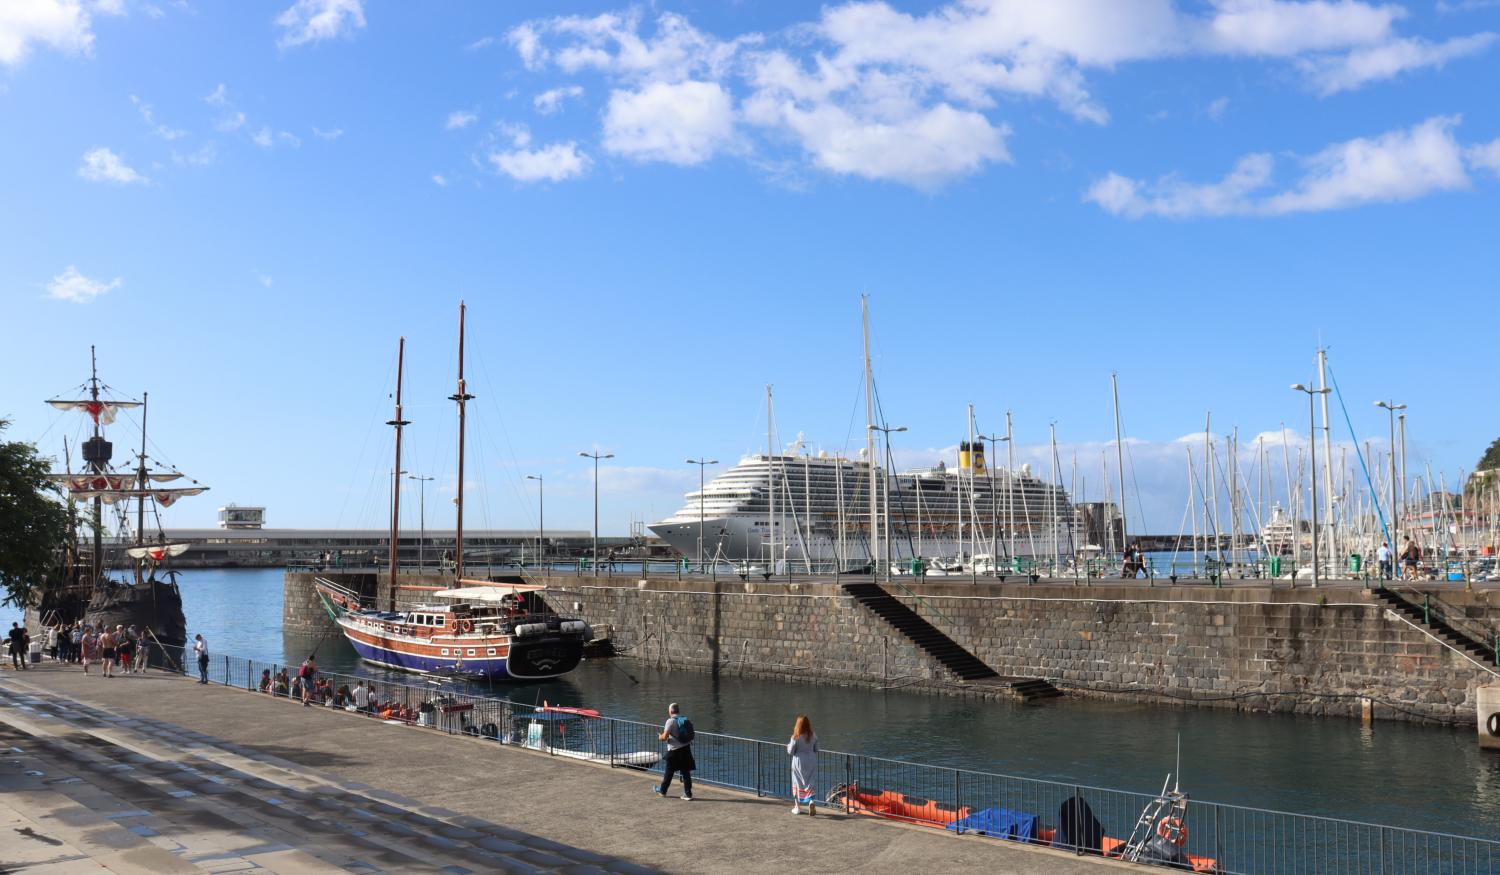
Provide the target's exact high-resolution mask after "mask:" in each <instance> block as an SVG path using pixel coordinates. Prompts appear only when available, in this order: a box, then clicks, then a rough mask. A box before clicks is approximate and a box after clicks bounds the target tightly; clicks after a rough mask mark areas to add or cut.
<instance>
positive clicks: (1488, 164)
mask: <svg viewBox="0 0 1500 875" xmlns="http://www.w3.org/2000/svg"><path fill="white" fill-rule="evenodd" d="M1464 157H1465V158H1467V159H1468V161H1469V166H1471V167H1474V168H1477V169H1481V170H1488V171H1489V172H1491V173H1493V174H1495V175H1496V176H1500V139H1494V140H1491V141H1489V142H1488V143H1482V144H1480V145H1478V146H1472V147H1470V148H1469V149H1468V150H1467V151H1466V152H1465V153H1464Z"/></svg>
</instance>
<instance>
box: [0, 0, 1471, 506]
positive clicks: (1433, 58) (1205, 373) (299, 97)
mask: <svg viewBox="0 0 1500 875" xmlns="http://www.w3.org/2000/svg"><path fill="white" fill-rule="evenodd" d="M1496 32H1500V4H1497V3H1492V2H1485V0H1468V2H1465V0H1446V2H1439V3H1428V2H1409V3H1405V4H1399V3H1393V4H1380V3H1361V2H1352V0H1350V2H1309V3H1298V2H1272V0H1223V2H1203V3H1177V4H1172V3H1168V2H1165V0H1132V2H1120V0H1108V2H1106V0H1073V2H1054V3H1048V4H1035V3H1029V2H995V3H993V4H991V3H979V2H972V3H969V2H958V3H953V4H946V5H941V4H931V3H927V4H890V5H887V4H882V3H864V4H854V3H836V4H830V5H827V6H824V7H821V8H815V7H813V6H811V5H799V4H784V3H757V2H742V3H738V4H732V5H721V4H690V3H681V4H672V3H659V4H642V5H634V6H629V5H619V4H582V3H580V4H567V5H564V4H553V3H545V4H544V3H507V4H493V3H449V4H443V5H442V6H441V7H429V6H425V5H419V4H403V3H376V2H361V0H297V2H296V3H295V4H293V3H292V2H291V0H279V2H275V3H235V4H210V3H200V2H191V0H189V2H170V0H153V2H138V0H110V2H81V0H11V2H9V3H6V4H4V6H3V8H0V207H3V208H0V239H3V240H4V241H5V245H4V246H0V303H3V313H4V317H3V318H0V343H3V345H4V349H5V369H4V374H5V375H4V379H3V381H0V415H4V416H7V417H10V418H12V419H13V420H14V424H13V426H12V427H11V429H10V431H9V436H10V437H13V438H21V439H27V440H36V441H38V442H39V444H40V445H41V446H42V447H43V449H44V450H46V451H47V452H58V451H59V450H60V446H61V438H62V436H63V435H64V434H68V435H73V434H76V433H77V432H78V424H77V422H76V421H75V420H74V419H73V418H71V416H70V415H58V414H56V413H55V412H54V411H52V410H51V409H50V408H47V407H45V406H44V405H42V404H41V403H40V402H41V401H42V399H44V398H48V397H54V396H57V395H59V394H65V393H67V392H68V390H69V389H70V387H73V386H75V385H77V384H78V383H80V382H81V381H82V380H83V379H84V378H85V377H86V376H87V371H88V346H89V344H91V343H93V344H97V345H98V347H99V354H100V361H101V371H102V374H103V376H104V378H105V379H106V380H107V381H108V382H109V383H110V384H112V385H113V386H116V387H118V388H119V390H120V391H121V393H122V394H126V395H130V396H138V395H139V393H140V392H142V391H149V392H150V393H151V396H152V399H153V402H154V403H153V408H152V411H151V417H150V419H151V423H152V434H153V440H154V442H155V443H156V444H157V445H158V446H159V448H160V449H159V455H160V457H162V458H165V459H168V460H170V461H172V462H174V463H176V464H177V465H179V466H180V467H181V468H182V469H183V470H185V471H187V472H188V473H190V474H191V475H193V476H194V477H196V478H198V479H200V480H202V481H204V482H206V483H208V484H210V485H211V486H212V487H213V491H212V492H210V493H209V494H208V495H207V496H205V497H203V498H197V499H193V500H190V501H184V502H182V503H180V504H178V505H176V506H175V507H173V508H172V509H170V510H169V511H167V512H166V515H165V518H166V520H167V522H168V524H170V525H206V524H210V523H211V521H212V519H213V517H214V511H215V509H216V508H217V507H218V505H219V504H222V503H225V502H229V501H234V502H238V503H241V504H264V505H266V506H268V507H269V508H270V512H269V515H270V520H271V522H272V523H273V524H276V525H283V526H333V525H338V526H353V525H371V526H378V525H381V524H382V523H383V520H384V518H385V514H386V509H385V508H386V500H387V498H386V490H385V486H384V484H385V479H384V477H385V474H384V473H383V472H385V471H387V470H388V469H389V465H390V461H389V446H390V435H389V429H386V428H384V427H383V426H381V425H380V424H379V423H383V422H384V421H385V420H386V419H389V418H390V413H391V411H390V400H389V398H388V397H387V396H388V395H389V393H390V391H391V384H392V382H393V379H394V357H395V349H396V339H397V337H398V336H400V335H405V336H406V338H407V379H406V392H407V414H408V418H409V419H411V420H412V421H413V425H412V427H411V428H409V429H408V430H407V433H406V434H407V447H408V454H407V459H406V464H405V467H406V468H407V469H408V470H411V471H413V472H417V473H423V474H429V475H431V476H434V477H436V478H437V479H436V480H435V481H434V482H433V483H432V484H431V487H432V488H431V489H430V490H429V491H428V495H427V502H428V511H429V513H428V518H429V523H431V524H446V523H448V522H449V521H450V520H451V511H450V509H449V507H450V506H449V504H448V502H447V499H448V498H449V497H451V494H452V489H453V485H454V480H453V473H452V472H453V463H454V452H453V448H452V444H453V436H454V424H453V421H452V420H453V415H452V405H451V404H450V403H449V402H447V401H446V400H445V398H446V396H447V395H449V394H451V393H452V392H453V380H454V375H453V368H454V364H455V356H456V349H455V332H456V316H457V305H458V301H459V300H460V299H464V300H467V302H468V304H469V315H470V338H469V339H470V352H471V355H470V372H469V377H470V381H471V390H472V391H473V392H474V393H475V394H477V395H478V396H480V399H479V401H478V402H476V404H475V405H474V407H472V408H471V411H472V412H473V416H472V417H471V426H472V429H473V431H472V432H471V434H470V446H471V449H472V450H473V454H472V456H471V459H470V469H469V470H470V476H469V480H470V481H471V484H472V486H471V488H472V490H473V493H472V494H473V495H474V496H475V497H474V499H473V501H474V504H473V505H472V508H473V509H471V512H470V514H469V519H470V521H471V525H473V524H476V522H475V521H476V520H477V524H478V525H493V526H497V527H498V526H522V525H529V524H531V521H532V520H533V519H534V518H535V492H534V490H530V489H528V488H527V487H529V486H534V484H531V483H528V482H527V481H525V480H524V479H522V478H523V476H524V475H525V474H528V473H531V474H541V475H543V476H545V477H546V478H547V484H548V485H547V510H548V514H547V516H548V526H549V528H564V527H569V528H586V527H587V526H588V524H589V513H590V501H591V492H590V487H589V479H588V476H589V471H588V468H587V467H586V464H585V462H584V461H583V460H581V459H579V458H577V453H578V451H580V450H584V449H593V448H600V449H603V450H605V451H607V452H613V453H615V454H616V457H617V458H616V459H615V460H613V461H612V462H611V463H607V464H608V466H609V467H608V468H607V469H606V473H605V475H604V488H603V491H604V500H603V507H602V509H601V517H602V520H603V529H604V531H605V532H607V533H624V532H625V531H626V529H627V527H628V525H629V523H630V521H631V520H643V519H645V520H653V519H656V518H660V517H661V516H664V515H666V514H667V513H670V512H671V511H672V510H675V509H676V507H677V506H678V505H679V504H680V503H681V496H682V493H683V492H684V491H685V490H686V489H687V488H689V487H690V486H695V485H696V472H695V471H693V470H692V469H691V468H690V467H689V466H687V465H684V464H683V460H684V459H685V458H687V457H689V456H698V455H707V456H709V457H712V458H717V459H720V460H724V461H732V460H734V459H736V458H737V457H738V456H739V454H741V453H743V452H748V451H754V450H757V449H760V448H761V447H763V445H764V440H765V421H764V386H765V385H766V384H768V383H769V384H773V385H774V386H775V393H776V402H777V408H776V409H777V420H778V422H777V424H778V429H779V440H780V441H781V442H783V443H784V442H789V441H791V440H793V439H794V438H795V437H796V435H797V434H798V433H799V432H801V433H804V434H805V435H806V438H807V440H808V441H809V443H810V445H811V446H813V447H815V448H822V449H826V450H828V451H830V452H835V451H847V452H852V451H854V450H855V449H856V448H857V447H858V446H859V445H861V444H862V443H863V435H862V433H861V432H862V429H861V428H860V423H861V422H862V421H863V412H862V410H861V409H860V407H859V403H858V402H859V379H860V371H859V368H860V364H859V295H860V294H861V293H864V294H868V295H869V296H870V300H871V311H872V333H873V337H874V347H875V354H876V362H875V364H876V369H877V378H878V381H879V384H880V387H881V394H882V397H883V399H884V403H885V408H886V411H887V415H888V416H889V418H890V420H891V421H892V422H893V423H895V424H900V425H905V426H907V427H908V428H909V429H910V430H909V431H908V432H907V433H906V434H905V435H902V436H901V439H902V443H901V444H900V445H898V451H899V454H900V456H901V458H902V459H903V460H905V461H913V462H915V461H923V460H931V459H935V458H937V457H939V456H940V455H941V454H942V453H943V452H944V451H945V450H951V448H952V446H953V445H954V444H955V443H956V442H957V441H958V440H961V439H963V437H964V430H965V409H966V405H967V404H968V403H970V402H972V403H974V404H975V405H976V416H977V417H978V420H979V427H980V429H981V430H985V431H994V430H998V429H1003V421H1004V411H1005V410H1006V409H1010V410H1013V411H1014V415H1015V424H1016V437H1017V442H1018V445H1019V449H1020V450H1021V455H1022V457H1023V458H1025V459H1028V460H1031V461H1033V462H1036V463H1038V464H1043V460H1045V459H1046V458H1047V450H1046V447H1045V445H1046V443H1047V435H1048V431H1047V428H1048V423H1049V422H1051V421H1054V420H1055V421H1056V423H1057V429H1058V436H1059V441H1060V442H1061V444H1062V450H1061V451H1060V455H1061V457H1062V459H1063V466H1064V468H1065V469H1067V471H1065V473H1064V475H1063V479H1064V481H1065V483H1071V482H1075V478H1076V482H1078V483H1079V485H1080V487H1082V489H1083V491H1085V492H1087V493H1092V495H1091V496H1089V497H1097V492H1098V489H1099V479H1100V477H1099V468H1100V461H1099V456H1100V452H1101V449H1103V448H1106V447H1108V446H1109V441H1110V440H1112V437H1113V422H1112V419H1111V410H1110V394H1109V374H1110V372H1111V371H1116V372H1118V373H1119V376H1120V381H1121V396H1122V402H1123V405H1124V419H1125V427H1126V432H1127V434H1128V435H1129V437H1130V439H1131V440H1132V444H1131V448H1132V449H1131V455H1132V459H1133V461H1134V468H1135V471H1134V474H1133V475H1132V479H1134V480H1135V481H1136V482H1137V483H1139V485H1140V495H1139V496H1138V497H1136V496H1132V498H1131V503H1132V505H1133V506H1135V507H1136V509H1137V511H1138V512H1141V513H1142V515H1143V516H1144V518H1145V523H1146V524H1145V526H1144V528H1149V529H1151V530H1153V531H1176V529H1177V528H1178V525H1179V518H1180V516H1181V509H1182V507H1183V503H1184V501H1185V500H1186V494H1187V493H1186V490H1187V486H1186V482H1185V477H1184V475H1183V473H1182V472H1183V469H1184V466H1185V449H1184V447H1183V445H1182V443H1181V442H1179V440H1178V439H1179V438H1182V437H1183V436H1185V435H1189V434H1192V433H1194V432H1198V431H1201V429H1202V428H1203V420H1204V416H1205V413H1206V412H1207V411H1210V410H1211V411H1212V415H1213V428H1214V432H1215V433H1216V434H1217V435H1219V436H1220V437H1221V438H1222V436H1223V435H1225V434H1227V433H1228V432H1229V431H1230V430H1231V429H1232V428H1234V427H1236V426H1237V427H1238V428H1239V433H1240V436H1241V441H1242V444H1245V445H1248V444H1249V443H1250V442H1251V441H1253V439H1254V435H1256V434H1257V433H1261V432H1273V433H1277V434H1278V435H1279V429H1280V427H1281V425H1282V423H1285V424H1286V425H1287V426H1288V428H1289V429H1291V430H1293V431H1294V432H1305V430H1306V407H1305V402H1304V399H1303V398H1302V397H1301V396H1298V395H1295V394H1294V393H1292V392H1291V391H1289V390H1288V388H1287V386H1288V384H1290V383H1292V382H1297V381H1307V380H1309V379H1311V377H1312V375H1313V361H1314V355H1315V351H1316V349H1317V347H1318V345H1319V343H1322V344H1324V345H1326V346H1327V347H1328V349H1329V350H1330V356H1331V361H1332V362H1333V366H1334V370H1335V374H1336V376H1337V377H1338V379H1339V382H1340V384H1341V387H1342V389H1343V390H1344V393H1345V400H1346V401H1347V403H1348V405H1349V409H1350V415H1351V417H1352V418H1353V422H1354V426H1355V432H1356V437H1357V438H1358V439H1359V440H1360V441H1361V442H1363V441H1364V440H1366V439H1372V440H1374V441H1376V442H1377V443H1376V448H1377V450H1380V449H1382V448H1383V446H1384V438H1383V435H1384V434H1385V432H1386V421H1385V419H1384V413H1383V412H1382V411H1380V410H1377V409H1375V408H1374V407H1373V406H1372V404H1371V402H1372V401H1373V400H1374V399H1376V398H1378V397H1392V398H1395V399H1397V400H1399V401H1404V402H1406V403H1407V404H1409V405H1410V408H1411V409H1410V421H1409V430H1408V435H1409V441H1410V446H1411V450H1412V460H1411V462H1410V470H1411V471H1412V473H1413V475H1414V476H1415V474H1417V473H1419V472H1421V471H1424V470H1425V467H1426V465H1428V464H1430V465H1431V468H1432V471H1433V473H1434V475H1438V474H1439V472H1446V474H1447V476H1448V477H1449V478H1450V479H1451V478H1453V477H1455V476H1456V475H1457V473H1458V472H1459V471H1460V470H1461V469H1466V468H1468V467H1469V466H1471V465H1472V464H1473V463H1474V461H1475V460H1476V459H1477V458H1478V456H1479V454H1480V452H1481V451H1482V450H1483V448H1484V446H1486V445H1487V444H1488V443H1489V442H1490V441H1491V440H1493V439H1494V437H1495V436H1496V432H1497V430H1500V428H1497V421H1496V418H1495V416H1494V415H1493V413H1492V407H1493V405H1492V404H1490V403H1488V401H1487V398H1486V393H1487V391H1488V389H1489V386H1488V383H1489V377H1490V375H1492V374H1493V373H1494V365H1493V352H1492V350H1491V349H1490V348H1489V346H1488V334H1489V333H1490V331H1491V329H1490V328H1488V324H1489V322H1490V321H1491V313H1492V308H1493V301H1494V300H1495V279H1494V277H1495V276H1496V266H1497V265H1496V260H1497V258H1496V253H1497V251H1500V249H1497V246H1496V244H1495V241H1496V239H1497V232H1500V218H1497V217H1500V210H1497V206H1500V178H1497V176H1500V107H1497V104H1496V101H1495V99H1494V95H1495V93H1496V84H1497V82H1500V75H1497V74H1500V45H1497V44H1496V42H1497V40H1496V37H1495V33H1496ZM129 432H130V428H129V427H124V428H117V429H116V431H115V432H114V436H115V439H116V441H117V446H118V447H121V449H117V453H123V446H124V445H127V444H132V443H133V442H134V438H133V437H131V436H130V434H129ZM1334 435H1335V439H1337V440H1341V441H1347V440H1348V439H1349V432H1348V429H1347V428H1345V427H1344V426H1343V425H1342V417H1336V422H1335V430H1334ZM1195 452H1196V448H1195ZM1247 452H1249V451H1248V450H1242V453H1247ZM1075 455H1076V457H1077V459H1078V462H1077V469H1078V470H1077V474H1076V475H1075V474H1074V473H1073V462H1072V459H1073V457H1074V456H1075ZM1199 461H1200V462H1201V458H1200V460H1199ZM1278 470H1279V468H1278ZM1111 476H1113V475H1112V474H1111ZM414 504H415V502H410V501H409V502H408V505H409V506H414ZM409 521H410V523H411V524H413V525H415V522H416V516H415V510H413V515H412V516H411V517H410V519H409ZM1137 528H1139V527H1137Z"/></svg>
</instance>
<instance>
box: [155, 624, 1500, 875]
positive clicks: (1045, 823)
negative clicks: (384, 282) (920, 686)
mask: <svg viewBox="0 0 1500 875" xmlns="http://www.w3.org/2000/svg"><path fill="white" fill-rule="evenodd" d="M153 650H154V651H156V652H154V653H153V655H152V659H151V663H152V665H153V666H156V667H161V668H165V669H167V670H172V671H181V672H183V673H185V674H187V675H189V676H192V677H197V675H198V665H197V661H196V659H195V658H194V655H193V653H192V652H191V650H187V649H178V648H165V647H156V646H153ZM297 671H298V666H296V665H283V664H278V663H274V662H262V661H258V660H253V659H245V658H240V657H232V656H223V655H216V656H211V657H210V659H209V663H208V672H207V674H208V680H209V681H210V682H211V683H218V684H224V685H226V686H231V687H237V688H239V689H242V690H248V691H259V690H260V689H261V687H262V681H263V679H264V678H269V679H270V689H269V690H268V691H267V692H266V693H265V694H266V695H269V696H271V697H276V698H291V697H293V694H294V693H295V692H296V690H295V687H297V686H298V683H297V680H298V679H297V677H296V675H297ZM318 677H319V678H323V679H326V680H327V681H328V682H329V684H330V685H331V689H332V690H333V691H334V693H335V695H337V694H338V693H341V692H342V691H343V690H344V689H345V688H347V689H348V690H351V691H352V690H353V689H354V688H355V687H356V686H357V685H358V684H359V683H360V682H361V681H363V682H364V683H365V684H366V687H367V689H369V690H370V691H371V702H372V705H371V706H370V707H369V708H367V709H366V712H365V713H367V714H368V715H369V716H372V717H376V718H380V719H387V720H397V721H400V722H403V723H408V724H412V725H416V726H424V727H428V728H431V729H434V730H436V731H440V732H446V733H449V734H463V735H469V736H474V737H478V738H483V739H491V740H494V741H495V742H497V743H500V744H507V745H515V746H519V747H526V748H530V749H533V750H537V751H541V752H544V753H547V754H549V755H552V756H560V757H566V758H573V759H580V760H587V761H591V762H598V763H602V764H607V765H609V766H611V767H618V768H629V769H635V770H638V771H641V772H643V773H651V774H652V775H653V780H657V779H658V778H657V777H655V776H659V775H661V774H662V771H663V763H662V761H661V756H662V755H663V753H664V748H665V746H664V744H663V743H662V742H661V741H660V740H659V739H658V736H659V734H660V732H661V726H660V725H658V724H650V723H644V722H641V721H636V720H627V719H622V718H617V717H608V716H598V717H593V716H584V715H569V716H568V718H567V719H566V721H565V722H564V721H562V720H561V719H559V718H558V717H557V716H556V714H557V712H555V711H554V712H548V711H546V710H545V706H544V705H542V704H539V703H536V702H531V703H526V702H518V701H515V700H513V699H508V698H502V697H494V696H483V695H476V694H473V693H468V692H460V691H455V690H453V689H451V688H448V687H440V686H435V685H431V684H416V683H403V682H399V681H390V680H385V679H372V678H369V677H366V676H363V675H354V674H345V673H341V672H324V671H319V672H318ZM257 694H260V693H257ZM312 701H314V703H315V704H316V705H317V706H318V707H325V708H326V707H335V704H334V703H333V702H332V701H319V697H317V696H314V697H312ZM337 707H343V708H344V709H345V710H348V711H354V710H355V709H354V706H353V704H352V703H349V704H347V705H345V704H343V703H342V702H340V703H338V705H337ZM538 715H541V716H538ZM693 756H694V759H695V760H696V762H697V766H698V768H697V769H696V770H695V771H694V773H693V781H694V782H695V783H702V784H708V785H713V786H719V787H726V788H730V789H734V790H740V791H744V792H749V793H755V794H756V795H757V796H764V797H773V798H781V799H790V798H791V793H792V791H791V777H790V768H789V765H788V758H787V754H786V750H785V746H784V744H778V743H775V742H768V741H763V740H759V739H753V738H743V737H739V736H734V735H727V734H723V733H714V732H704V731H699V732H697V733H696V736H695V738H694V740H693ZM818 778H819V782H820V786H819V787H818V788H817V789H818V791H819V794H820V796H822V797H823V798H825V799H828V800H829V802H830V803H831V804H835V805H837V806H839V807H842V808H843V809H844V810H845V811H846V812H849V813H850V814H856V815H857V814H874V813H875V811H876V810H880V811H881V812H882V814H883V815H884V816H886V817H890V818H892V819H898V820H904V821H907V822H911V823H918V824H923V825H927V826H932V827H934V828H941V829H946V830H950V831H953V832H956V833H971V834H979V835H986V836H991V837H994V838H996V839H999V840H1009V841H1020V842H1027V843H1034V844H1041V845H1051V846H1053V847H1062V848H1065V849H1067V850H1070V851H1073V852H1074V853H1077V854H1105V855H1111V856H1114V855H1118V854H1119V853H1120V851H1121V846H1122V844H1123V843H1124V842H1126V841H1127V840H1129V839H1131V838H1132V833H1135V832H1136V830H1137V829H1138V828H1139V829H1141V830H1143V832H1141V833H1136V835H1135V836H1134V837H1135V838H1141V837H1142V836H1143V835H1149V834H1150V833H1151V832H1153V831H1154V829H1155V823H1153V822H1147V823H1145V824H1144V825H1142V824H1140V821H1141V820H1142V814H1143V812H1145V811H1147V809H1148V806H1151V805H1152V804H1153V802H1155V801H1156V799H1157V796H1156V795H1154V794H1151V793H1141V792H1134V791H1127V790H1116V789H1109V788H1104V787H1094V786H1088V785H1084V784H1076V783H1067V782H1059V781H1048V780H1042V779H1038V778H1028V777H1020V776H1015V775H1004V774H997V773H993V772H982V771H976V770H972V769H956V768H947V767H941V766H932V765H926V764H922V763H913V762H905V761H900V760H893V759H888V758H883V757H874V756H865V755H862V754H856V753H846V752H841V751H822V752H821V753H820V754H819V757H818ZM1065 808H1066V809H1071V811H1064V809H1065ZM1069 819H1074V820H1080V821H1082V822H1085V823H1087V822H1089V821H1090V819H1092V821H1096V822H1097V828H1096V829H1090V828H1086V827H1083V828H1075V829H1073V830H1071V832H1070V831H1068V830H1065V829H1061V828H1060V827H1062V825H1063V822H1064V821H1066V820H1069ZM1183 826H1184V827H1185V829H1184V830H1183V835H1182V841H1181V843H1180V844H1179V845H1177V848H1178V850H1179V851H1180V853H1181V854H1182V855H1183V857H1182V859H1183V862H1182V864H1181V865H1179V866H1178V867H1177V868H1179V869H1182V870H1187V869H1195V870H1196V871H1212V872H1220V873H1224V875H1303V873H1307V875H1313V873H1316V875H1407V873H1412V875H1500V842H1497V841H1493V840H1489V839H1483V838H1476V837H1470V836H1460V835H1449V834H1444V833H1437V832H1428V831H1423V830H1414V829H1406V828H1402V827H1394V826H1383V825H1379V824H1370V823H1362V822H1358V821H1350V820H1340V819H1337V818H1329V817H1319V816H1315V815H1305V814H1293V813H1290V812H1284V811H1272V810H1267V809H1259V808H1252V807H1248V806H1242V805H1228V804H1222V803H1214V802H1204V801H1192V802H1190V803H1189V804H1188V806H1187V810H1186V815H1185V817H1184V818H1183ZM1168 850H1171V849H1170V848H1169V849H1168ZM1174 853H1175V851H1174Z"/></svg>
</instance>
